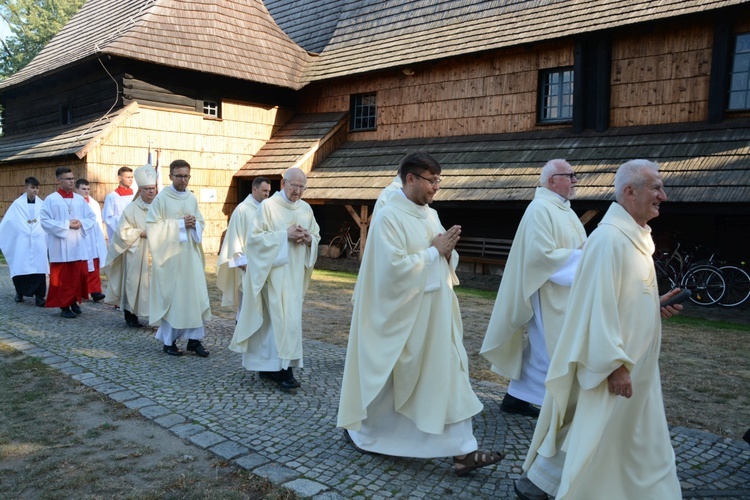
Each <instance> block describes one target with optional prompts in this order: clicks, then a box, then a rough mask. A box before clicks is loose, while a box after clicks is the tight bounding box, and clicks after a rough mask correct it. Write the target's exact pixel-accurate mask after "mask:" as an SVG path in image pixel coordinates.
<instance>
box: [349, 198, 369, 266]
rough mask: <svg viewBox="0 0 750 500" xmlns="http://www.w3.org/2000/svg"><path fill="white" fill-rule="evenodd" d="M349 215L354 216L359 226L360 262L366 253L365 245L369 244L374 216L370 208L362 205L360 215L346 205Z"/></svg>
mask: <svg viewBox="0 0 750 500" xmlns="http://www.w3.org/2000/svg"><path fill="white" fill-rule="evenodd" d="M344 206H345V207H346V210H347V212H349V215H351V216H352V219H354V222H356V223H357V226H359V255H358V258H359V260H362V254H363V253H364V252H365V243H366V242H367V231H368V230H369V228H370V220H371V219H372V214H370V213H369V212H370V207H368V206H367V205H360V207H359V214H358V213H357V212H356V210H354V207H352V206H351V205H344Z"/></svg>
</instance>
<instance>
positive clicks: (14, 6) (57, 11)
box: [0, 0, 86, 78]
mask: <svg viewBox="0 0 750 500" xmlns="http://www.w3.org/2000/svg"><path fill="white" fill-rule="evenodd" d="M85 1H86V0H0V16H2V18H3V20H4V21H5V22H6V23H7V24H8V26H9V27H10V32H11V35H10V36H9V37H7V38H6V39H5V41H4V42H2V58H1V59H0V78H5V77H8V76H10V75H12V74H13V73H15V72H16V71H18V70H19V69H21V68H23V67H24V66H26V64H28V62H29V61H31V60H32V59H33V58H34V56H35V55H37V54H38V53H39V51H40V50H42V48H43V47H44V45H45V44H46V43H47V42H48V41H50V39H51V38H52V37H53V36H55V35H56V34H57V32H58V31H60V30H61V29H62V27H63V26H64V25H65V23H67V22H68V20H69V19H70V18H71V17H72V16H73V14H75V13H76V12H78V9H80V8H81V6H82V5H83V4H84V3H85Z"/></svg>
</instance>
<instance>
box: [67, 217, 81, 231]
mask: <svg viewBox="0 0 750 500" xmlns="http://www.w3.org/2000/svg"><path fill="white" fill-rule="evenodd" d="M68 227H69V228H70V229H81V227H83V226H82V225H81V221H79V220H78V219H70V221H69V224H68Z"/></svg>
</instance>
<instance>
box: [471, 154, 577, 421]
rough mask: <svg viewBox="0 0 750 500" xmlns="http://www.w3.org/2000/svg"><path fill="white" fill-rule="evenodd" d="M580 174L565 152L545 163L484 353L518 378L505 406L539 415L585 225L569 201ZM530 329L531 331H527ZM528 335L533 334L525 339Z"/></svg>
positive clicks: (498, 369) (511, 258) (513, 248)
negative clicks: (559, 158) (564, 158)
mask: <svg viewBox="0 0 750 500" xmlns="http://www.w3.org/2000/svg"><path fill="white" fill-rule="evenodd" d="M577 182H578V179H577V177H576V174H575V173H574V172H573V168H572V167H571V166H570V164H569V163H568V162H567V161H565V160H550V161H549V162H547V164H546V165H545V166H544V167H543V168H542V172H541V175H540V184H541V186H540V187H538V188H536V194H535V195H534V199H533V200H532V201H531V203H530V204H529V206H528V208H526V212H525V213H524V215H523V218H522V219H521V224H520V225H519V226H518V230H517V231H516V236H515V238H514V239H513V245H512V246H511V249H510V254H509V255H508V263H507V265H506V266H505V270H504V271H503V279H502V281H501V282H500V289H499V290H498V292H497V299H496V300H495V307H494V309H493V310H492V316H491V317H490V322H489V325H488V326H487V334H486V336H485V338H484V343H483V345H482V350H481V353H482V355H484V357H486V358H487V359H488V360H489V361H490V362H491V363H492V370H493V371H495V372H496V373H499V374H500V375H504V376H506V377H509V378H510V379H511V381H510V385H509V386H508V392H507V394H506V395H505V397H504V398H503V402H502V403H501V405H500V410H501V411H503V412H506V413H518V414H521V415H526V416H531V417H536V416H538V415H539V406H540V405H541V404H542V401H543V400H544V391H545V389H544V379H545V377H546V376H547V369H548V367H549V359H550V358H551V357H552V353H553V352H554V350H555V346H556V345H557V337H558V336H559V334H560V328H562V322H563V319H564V317H565V307H566V306H567V304H568V294H569V293H570V285H571V283H572V282H573V276H574V275H575V272H576V269H577V267H578V261H579V259H580V257H581V246H582V245H583V242H584V241H586V231H585V230H584V229H583V225H582V224H581V222H580V221H579V220H578V216H577V215H576V213H575V212H574V211H573V210H572V209H571V208H570V200H571V199H572V198H573V197H574V195H575V186H576V183H577ZM524 330H527V333H528V335H527V336H526V337H525V336H524ZM524 339H526V342H524Z"/></svg>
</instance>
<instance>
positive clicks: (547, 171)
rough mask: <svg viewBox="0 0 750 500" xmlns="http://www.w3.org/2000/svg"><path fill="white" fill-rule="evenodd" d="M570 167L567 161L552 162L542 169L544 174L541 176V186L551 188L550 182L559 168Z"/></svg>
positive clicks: (557, 160)
mask: <svg viewBox="0 0 750 500" xmlns="http://www.w3.org/2000/svg"><path fill="white" fill-rule="evenodd" d="M566 166H567V167H569V166H570V163H568V162H567V160H563V159H560V158H558V159H556V160H550V161H548V162H547V163H545V165H544V166H543V167H542V173H541V174H540V175H539V184H540V185H542V186H544V187H549V180H550V179H551V178H552V176H553V175H554V174H556V173H557V170H558V169H559V167H566Z"/></svg>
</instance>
